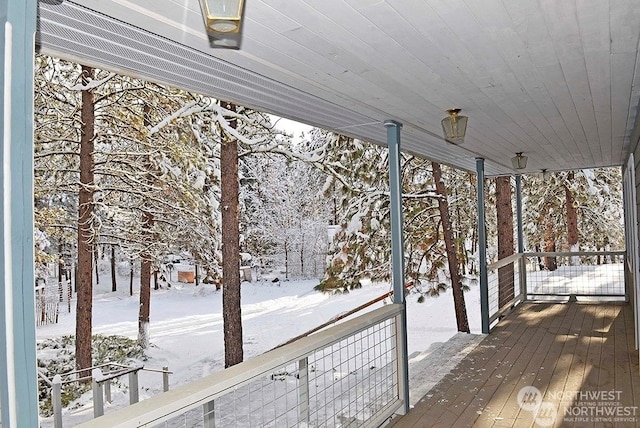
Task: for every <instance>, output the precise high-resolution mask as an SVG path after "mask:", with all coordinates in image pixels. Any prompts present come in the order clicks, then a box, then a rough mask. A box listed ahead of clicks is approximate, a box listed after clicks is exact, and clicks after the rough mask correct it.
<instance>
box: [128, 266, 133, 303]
mask: <svg viewBox="0 0 640 428" xmlns="http://www.w3.org/2000/svg"><path fill="white" fill-rule="evenodd" d="M129 296H133V260H130V261H129Z"/></svg>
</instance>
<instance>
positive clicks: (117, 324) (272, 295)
mask: <svg viewBox="0 0 640 428" xmlns="http://www.w3.org/2000/svg"><path fill="white" fill-rule="evenodd" d="M119 280H120V282H119V284H120V285H119V287H120V289H121V290H119V291H117V292H111V291H110V287H111V285H110V282H109V281H108V278H104V279H103V280H101V282H100V285H98V286H96V289H95V290H94V294H95V298H94V308H93V332H94V334H97V333H100V334H104V335H112V334H117V335H122V336H126V337H129V338H132V339H135V338H136V337H137V332H138V321H137V319H138V305H139V302H138V295H137V294H134V295H133V296H129V293H128V278H119ZM125 284H126V286H124V285H125ZM315 285H317V281H316V280H300V281H283V282H280V283H273V282H271V281H264V282H255V283H248V282H244V283H243V284H242V316H243V336H244V354H245V360H246V359H249V358H251V357H253V356H256V355H259V354H261V353H263V352H266V351H268V350H269V349H271V348H273V347H275V346H277V345H278V344H281V343H283V342H285V341H286V340H287V339H289V338H292V337H294V336H296V335H298V334H301V333H303V332H305V331H307V330H309V329H311V328H313V327H315V326H317V325H319V324H321V323H323V322H325V321H328V320H330V319H331V318H333V317H335V316H336V315H339V314H341V313H344V312H346V311H348V310H350V309H353V308H355V307H357V306H359V305H361V304H362V303H365V302H367V301H369V300H372V299H374V298H375V297H378V296H380V295H382V294H385V293H386V292H388V291H389V290H390V286H389V284H370V285H368V286H365V287H363V288H362V289H359V290H354V291H352V292H351V293H349V294H343V295H329V294H322V293H320V292H317V291H314V290H313V287H314V286H315ZM465 296H466V303H467V309H468V313H469V322H470V325H471V329H472V332H473V333H479V331H480V309H479V308H480V303H479V290H478V287H473V288H472V289H471V291H469V292H467V293H466V294H465ZM387 301H388V300H387ZM407 301H408V310H407V314H408V338H409V339H408V346H409V354H410V355H413V356H417V355H419V354H420V353H422V352H423V351H425V350H427V349H429V348H430V347H431V346H432V345H434V344H437V343H443V342H446V341H447V340H449V339H450V338H451V337H452V336H453V335H454V334H455V333H456V323H455V313H454V306H453V298H452V296H451V293H450V291H448V292H446V293H444V294H442V295H441V296H440V297H436V298H427V299H426V300H425V301H424V302H423V303H417V295H414V294H410V295H409V296H408V298H407ZM383 304H384V302H380V303H377V304H375V305H373V306H371V307H369V308H368V309H367V310H371V309H374V308H376V307H380V306H381V305H383ZM61 311H62V313H61V315H60V318H59V323H58V324H54V325H45V326H41V327H38V329H37V338H38V340H41V339H44V338H53V337H59V336H62V335H67V334H74V332H75V313H74V312H75V310H74V308H73V305H72V312H71V313H66V306H64V307H61ZM150 335H151V344H152V347H151V349H149V350H148V352H147V355H148V356H149V360H148V361H145V362H144V365H145V367H148V368H157V369H159V368H161V367H163V366H168V367H169V370H170V371H172V372H173V374H172V375H171V377H170V385H171V387H175V386H177V385H182V384H185V383H188V382H191V381H194V380H196V379H200V378H202V377H203V376H205V375H207V374H210V373H213V372H216V371H219V370H222V369H223V368H224V349H223V330H222V294H221V292H220V291H216V290H215V287H213V286H211V285H200V286H195V285H194V284H183V283H178V282H173V284H172V287H171V288H163V289H160V290H153V291H152V298H151V323H150ZM161 391H162V376H161V375H160V374H158V373H151V372H141V374H140V399H142V400H143V399H145V398H147V397H150V396H153V395H155V394H158V393H160V392H161ZM120 395H121V396H118V395H117V394H114V403H113V404H112V405H107V407H106V409H105V410H106V412H110V411H113V410H112V407H113V406H118V405H121V404H122V403H126V402H127V400H128V398H127V396H126V395H125V394H124V393H123V392H121V393H120ZM79 404H80V406H79V408H78V409H75V410H72V411H66V410H65V412H64V413H63V419H64V421H65V426H72V425H73V424H75V423H78V422H80V421H82V420H87V419H90V418H91V417H92V407H91V397H90V394H85V395H84V396H83V397H82V398H81V400H80V402H79ZM110 406H111V407H110ZM43 424H44V425H45V426H51V425H52V418H45V419H44V420H43Z"/></svg>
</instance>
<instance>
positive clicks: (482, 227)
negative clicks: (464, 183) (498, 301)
mask: <svg viewBox="0 0 640 428" xmlns="http://www.w3.org/2000/svg"><path fill="white" fill-rule="evenodd" d="M476 173H477V175H478V190H477V195H478V196H477V197H478V201H477V202H478V247H479V248H478V253H479V256H480V257H479V259H480V260H479V263H480V317H481V320H482V333H484V334H488V333H489V279H488V276H487V231H486V221H485V210H484V159H482V158H476Z"/></svg>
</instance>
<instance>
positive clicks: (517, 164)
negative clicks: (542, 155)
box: [511, 152, 529, 169]
mask: <svg viewBox="0 0 640 428" xmlns="http://www.w3.org/2000/svg"><path fill="white" fill-rule="evenodd" d="M528 159H529V158H528V157H526V156H523V155H522V152H518V153H516V155H515V156H514V157H512V158H511V165H513V169H525V168H526V167H527V160H528Z"/></svg>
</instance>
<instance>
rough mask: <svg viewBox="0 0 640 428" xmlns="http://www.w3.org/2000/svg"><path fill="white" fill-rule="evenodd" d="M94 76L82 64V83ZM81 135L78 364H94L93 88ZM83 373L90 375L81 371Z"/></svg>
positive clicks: (85, 94) (86, 97) (85, 99)
mask: <svg viewBox="0 0 640 428" xmlns="http://www.w3.org/2000/svg"><path fill="white" fill-rule="evenodd" d="M92 79H93V68H91V67H86V66H82V84H83V85H87V83H89V82H90V81H91V80H92ZM81 119H82V125H81V137H80V190H79V192H78V193H79V195H78V274H77V277H76V287H77V290H78V297H77V301H76V367H77V369H79V370H81V369H86V368H89V367H91V365H92V364H91V330H92V324H91V316H92V297H93V278H92V267H93V266H92V260H93V246H94V242H95V241H94V230H93V191H94V178H93V169H94V166H95V165H94V159H93V151H94V141H93V139H94V120H95V112H94V97H93V90H91V89H86V90H83V91H82V110H81ZM79 375H80V376H81V377H83V376H89V375H91V373H90V371H88V370H87V371H82V372H81V373H80V374H79Z"/></svg>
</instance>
